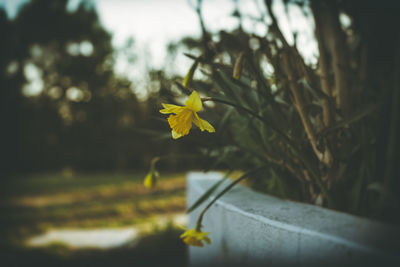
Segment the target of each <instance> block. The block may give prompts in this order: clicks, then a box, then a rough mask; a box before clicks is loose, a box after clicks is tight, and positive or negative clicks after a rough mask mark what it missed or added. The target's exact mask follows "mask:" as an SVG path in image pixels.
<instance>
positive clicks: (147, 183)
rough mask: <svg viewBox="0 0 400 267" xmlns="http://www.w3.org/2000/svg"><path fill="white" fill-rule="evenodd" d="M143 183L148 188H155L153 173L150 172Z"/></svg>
mask: <svg viewBox="0 0 400 267" xmlns="http://www.w3.org/2000/svg"><path fill="white" fill-rule="evenodd" d="M143 184H144V186H145V187H146V188H153V187H154V186H155V181H154V180H153V177H152V173H151V172H149V173H148V174H147V175H146V177H145V178H144V181H143Z"/></svg>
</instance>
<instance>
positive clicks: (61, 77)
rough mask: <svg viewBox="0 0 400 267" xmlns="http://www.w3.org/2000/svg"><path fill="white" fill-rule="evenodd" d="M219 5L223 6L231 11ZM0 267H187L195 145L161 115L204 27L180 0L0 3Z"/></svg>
mask: <svg viewBox="0 0 400 267" xmlns="http://www.w3.org/2000/svg"><path fill="white" fill-rule="evenodd" d="M228 11H229V9H228ZM0 32H1V35H2V36H1V42H0V45H1V48H0V54H1V55H0V73H1V74H0V94H1V96H0V101H1V105H0V107H1V112H0V114H1V164H0V165H1V172H0V176H1V180H0V191H1V192H0V198H1V199H0V200H1V202H0V203H1V204H0V207H1V212H0V235H1V239H0V255H1V262H2V263H1V265H2V266H28V265H29V266H32V265H33V266H159V265H160V264H161V263H162V264H163V265H164V266H185V265H186V247H185V245H184V244H183V243H182V242H181V240H180V239H179V235H180V234H181V233H182V231H183V227H184V226H185V220H186V217H185V215H184V210H185V205H186V204H185V176H184V175H185V172H186V171H187V170H189V169H194V168H199V167H200V165H199V164H197V163H193V162H194V161H193V160H190V159H186V160H185V159H183V158H180V159H176V158H175V159H174V158H172V159H170V160H164V161H162V162H160V163H159V164H158V169H159V171H160V172H161V174H162V180H161V181H160V182H159V184H158V187H157V189H154V190H149V189H146V188H145V187H144V186H143V178H144V177H145V175H146V173H147V171H148V169H149V163H150V161H151V159H152V158H153V157H154V156H159V155H169V154H174V153H175V154H176V153H178V152H179V153H181V154H182V153H189V152H193V149H192V148H191V147H192V146H190V143H191V141H190V140H188V141H187V142H181V143H180V144H179V143H177V142H172V140H171V138H170V129H169V126H168V124H167V123H166V121H165V120H164V118H162V116H160V114H159V112H158V110H159V109H160V101H161V99H162V98H160V96H162V95H164V96H165V97H168V95H169V94H170V93H169V91H170V87H171V86H172V80H171V79H173V78H174V77H177V78H178V79H180V77H181V76H182V73H185V72H186V71H187V69H188V68H189V67H190V64H191V60H190V59H187V58H186V57H184V56H183V55H181V56H178V59H176V58H175V55H178V47H179V43H180V40H181V39H182V38H183V37H184V36H193V37H196V36H198V35H199V34H200V28H199V25H198V20H197V17H196V14H195V12H193V10H192V8H191V6H190V3H188V2H186V1H185V0H180V1H155V0H152V1H123V0H120V1H108V0H100V1H79V0H78V1H74V0H72V1H68V0H56V1H54V0H31V1H29V0H28V1H25V0H21V1H19V0H10V1H3V0H2V1H0Z"/></svg>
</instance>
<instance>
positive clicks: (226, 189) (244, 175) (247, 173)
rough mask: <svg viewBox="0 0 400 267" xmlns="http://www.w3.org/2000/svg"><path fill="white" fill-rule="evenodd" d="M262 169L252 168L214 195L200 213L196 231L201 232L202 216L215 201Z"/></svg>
mask: <svg viewBox="0 0 400 267" xmlns="http://www.w3.org/2000/svg"><path fill="white" fill-rule="evenodd" d="M263 168H265V166H262V167H257V168H254V169H252V170H250V171H248V172H246V173H245V174H243V175H242V176H240V177H239V178H237V179H236V180H234V181H233V182H232V183H230V184H229V185H228V186H227V187H225V189H224V190H222V191H221V192H219V193H218V195H216V196H215V198H214V199H213V200H211V202H210V203H208V205H207V206H206V207H205V208H204V209H203V210H202V212H201V213H200V216H199V218H198V219H197V222H196V229H198V230H201V222H202V221H203V216H204V214H205V213H206V211H207V210H208V209H209V208H210V207H211V206H212V205H213V204H214V203H215V201H217V200H218V199H219V198H220V197H222V196H223V195H224V194H225V193H226V192H228V191H229V190H230V189H231V188H232V187H233V186H235V185H236V184H237V183H239V182H240V181H242V180H244V179H245V178H247V177H248V176H249V175H250V174H252V173H255V172H257V171H259V170H262V169H263Z"/></svg>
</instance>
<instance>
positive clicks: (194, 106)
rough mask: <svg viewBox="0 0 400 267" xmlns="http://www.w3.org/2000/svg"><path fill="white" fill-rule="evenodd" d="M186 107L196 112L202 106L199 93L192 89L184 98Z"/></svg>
mask: <svg viewBox="0 0 400 267" xmlns="http://www.w3.org/2000/svg"><path fill="white" fill-rule="evenodd" d="M185 104H186V108H188V109H190V110H192V111H194V112H198V111H200V110H201V109H202V108H203V104H202V102H201V99H200V95H199V93H197V92H196V91H193V92H192V94H191V95H190V96H189V99H188V100H186V103H185Z"/></svg>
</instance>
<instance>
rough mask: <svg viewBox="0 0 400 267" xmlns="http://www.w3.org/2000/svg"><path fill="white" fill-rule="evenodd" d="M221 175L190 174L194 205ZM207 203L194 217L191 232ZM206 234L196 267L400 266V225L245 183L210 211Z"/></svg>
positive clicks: (193, 259)
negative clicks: (270, 193)
mask: <svg viewBox="0 0 400 267" xmlns="http://www.w3.org/2000/svg"><path fill="white" fill-rule="evenodd" d="M221 177H222V175H221V174H219V173H207V174H204V173H189V174H188V189H187V190H188V195H187V201H188V206H190V205H191V204H193V203H194V202H195V201H196V200H197V199H198V198H199V197H200V196H201V195H202V194H203V193H204V192H205V191H207V189H208V188H210V187H211V186H212V185H213V184H214V183H215V182H216V181H218V179H220V178H221ZM226 184H227V183H225V184H223V185H221V186H220V187H219V190H217V191H218V192H219V191H220V190H222V188H224V185H226ZM213 195H214V196H215V195H216V193H214V194H213ZM212 198H213V197H211V198H210V200H211V199H212ZM207 202H208V201H207ZM205 205H206V203H203V205H202V206H201V207H199V208H197V209H196V210H195V211H193V212H192V213H191V214H190V216H189V228H193V227H194V226H195V222H196V220H197V217H198V214H199V213H200V211H201V210H202V208H203V207H204V206H205ZM202 230H203V231H206V232H210V233H211V234H210V238H211V241H212V244H211V245H208V246H205V247H202V248H198V247H190V248H189V261H190V266H192V267H193V266H210V265H211V266H400V229H399V228H398V227H395V226H390V225H386V224H382V223H379V222H376V221H372V220H368V219H365V218H360V217H356V216H352V215H349V214H345V213H341V212H336V211H332V210H328V209H325V208H321V207H318V206H313V205H308V204H302V203H296V202H292V201H287V200H280V199H277V198H274V197H271V196H268V195H264V194H260V193H256V192H254V191H252V190H250V189H248V188H246V187H243V186H240V185H238V186H236V187H234V188H233V189H232V190H231V191H229V192H228V193H227V194H225V195H224V196H223V197H222V198H221V199H219V200H218V201H217V202H216V203H215V204H214V206H213V207H212V208H210V209H209V210H208V212H207V213H206V214H205V216H204V220H203V229H202Z"/></svg>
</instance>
